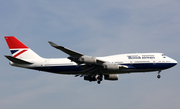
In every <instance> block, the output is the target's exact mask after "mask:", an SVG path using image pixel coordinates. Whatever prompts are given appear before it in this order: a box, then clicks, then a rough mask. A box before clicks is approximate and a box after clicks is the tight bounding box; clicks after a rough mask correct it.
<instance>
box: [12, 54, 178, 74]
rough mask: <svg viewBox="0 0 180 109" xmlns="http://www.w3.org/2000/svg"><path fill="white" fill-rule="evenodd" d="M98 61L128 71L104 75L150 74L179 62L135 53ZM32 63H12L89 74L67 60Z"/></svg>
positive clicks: (52, 70) (165, 57) (34, 61)
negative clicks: (149, 72)
mask: <svg viewBox="0 0 180 109" xmlns="http://www.w3.org/2000/svg"><path fill="white" fill-rule="evenodd" d="M97 59H100V60H104V61H107V62H110V63H116V64H118V65H126V66H128V67H129V68H128V69H120V70H103V74H120V73H133V72H148V71H160V70H163V69H167V68H170V67H172V66H174V65H176V64H177V62H176V61H175V60H174V59H172V58H169V57H168V56H165V55H164V54H163V53H135V54H120V55H112V56H105V57H97ZM26 61H28V62H32V63H33V64H31V65H20V64H14V63H11V65H13V66H18V67H23V68H29V69H35V70H40V71H47V72H52V73H58V74H87V73H86V72H83V70H85V69H82V68H81V66H83V65H78V64H76V63H75V62H71V60H69V59H67V58H52V59H46V58H37V59H29V60H26Z"/></svg>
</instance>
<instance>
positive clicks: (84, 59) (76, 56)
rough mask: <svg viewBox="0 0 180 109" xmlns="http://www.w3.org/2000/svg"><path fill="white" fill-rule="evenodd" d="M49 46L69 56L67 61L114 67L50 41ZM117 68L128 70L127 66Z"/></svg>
mask: <svg viewBox="0 0 180 109" xmlns="http://www.w3.org/2000/svg"><path fill="white" fill-rule="evenodd" d="M49 44H50V45H51V46H52V47H54V48H57V49H59V50H61V51H62V52H64V53H66V54H68V55H69V56H70V57H68V59H70V60H71V61H74V62H76V63H77V64H83V63H85V64H91V65H100V66H112V67H113V66H115V65H110V64H111V62H107V61H104V60H100V59H97V58H95V57H91V56H87V55H84V54H82V53H79V52H76V51H73V50H70V49H68V48H65V47H63V46H59V45H57V44H55V43H53V42H51V41H49ZM117 66H118V67H119V68H128V66H125V65H117Z"/></svg>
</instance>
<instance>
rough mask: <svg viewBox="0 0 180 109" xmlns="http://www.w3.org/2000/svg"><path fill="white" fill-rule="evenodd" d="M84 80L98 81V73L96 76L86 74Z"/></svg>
mask: <svg viewBox="0 0 180 109" xmlns="http://www.w3.org/2000/svg"><path fill="white" fill-rule="evenodd" d="M84 80H86V81H90V82H91V81H97V75H96V76H91V75H86V76H84Z"/></svg>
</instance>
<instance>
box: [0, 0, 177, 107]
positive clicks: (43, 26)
mask: <svg viewBox="0 0 180 109" xmlns="http://www.w3.org/2000/svg"><path fill="white" fill-rule="evenodd" d="M179 5H180V1H179V0H134V1H133V0H89V1H86V0H3V1H1V3H0V36H1V40H0V49H1V52H0V55H1V56H0V61H1V65H0V69H1V72H0V108H2V109H72V108H73V109H92V108H93V109H99V108H101V109H110V108H111V109H112V108H113V109H132V108H134V109H170V108H171V109H179V108H180V103H179V102H180V93H179V92H180V79H179V78H180V73H179V71H180V68H179V65H176V66H175V67H173V68H171V69H168V70H165V71H162V73H161V76H162V77H161V79H157V78H156V76H157V72H152V73H144V74H143V73H137V74H122V75H119V80H118V81H114V82H112V81H103V82H102V83H101V84H100V85H98V84H97V83H96V82H92V83H90V82H88V81H84V80H83V78H80V77H77V78H75V77H74V76H69V75H58V74H51V73H46V72H39V71H34V70H28V69H22V68H17V67H12V66H10V65H9V62H8V60H7V59H6V58H5V57H4V56H3V55H10V52H9V49H8V46H7V44H6V42H5V40H4V36H7V35H11V36H15V37H17V38H18V39H19V40H20V41H22V42H23V43H25V44H26V45H27V46H28V47H30V48H31V49H32V50H34V51H35V52H37V53H38V54H39V55H40V56H42V57H48V58H51V57H55V58H58V57H60V58H66V57H67V55H66V54H64V53H62V52H61V51H59V50H57V49H54V48H52V47H51V46H50V45H49V44H48V42H47V41H53V42H55V43H57V44H59V45H63V46H66V47H68V48H71V49H73V50H76V51H78V52H81V53H84V54H87V55H92V56H107V55H113V54H121V53H140V52H162V53H165V54H166V55H168V56H169V57H172V58H173V59H175V60H177V61H178V62H180V57H179V56H180V49H179V47H180V43H179V42H180V36H179V35H180V11H179V10H180V7H179Z"/></svg>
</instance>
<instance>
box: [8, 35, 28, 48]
mask: <svg viewBox="0 0 180 109" xmlns="http://www.w3.org/2000/svg"><path fill="white" fill-rule="evenodd" d="M5 39H6V42H7V44H8V46H9V49H22V48H28V47H27V46H26V45H24V44H23V43H22V42H21V41H19V40H18V39H16V38H15V37H14V36H5Z"/></svg>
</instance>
